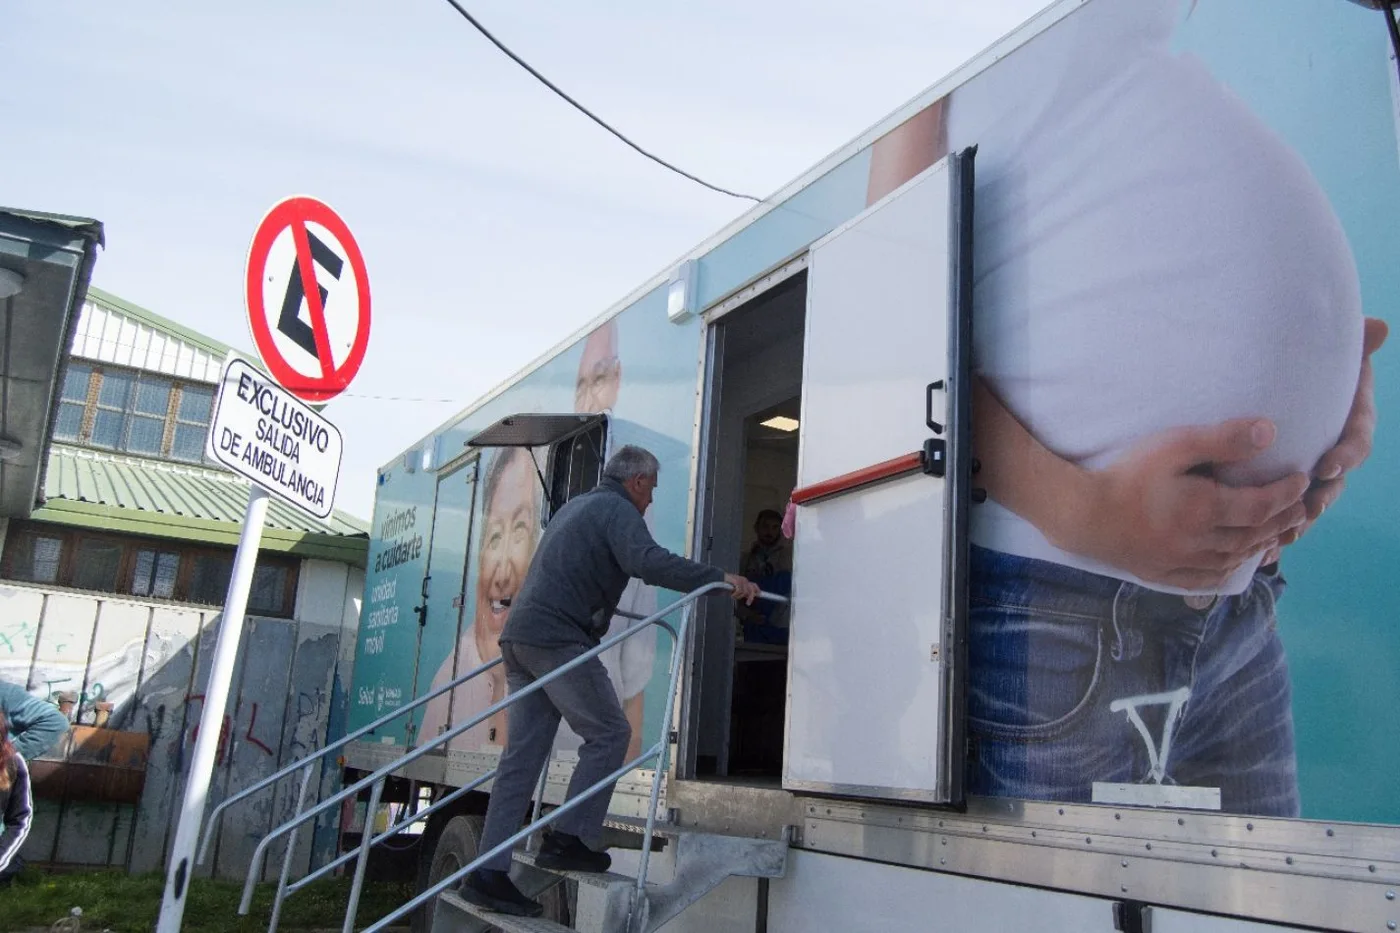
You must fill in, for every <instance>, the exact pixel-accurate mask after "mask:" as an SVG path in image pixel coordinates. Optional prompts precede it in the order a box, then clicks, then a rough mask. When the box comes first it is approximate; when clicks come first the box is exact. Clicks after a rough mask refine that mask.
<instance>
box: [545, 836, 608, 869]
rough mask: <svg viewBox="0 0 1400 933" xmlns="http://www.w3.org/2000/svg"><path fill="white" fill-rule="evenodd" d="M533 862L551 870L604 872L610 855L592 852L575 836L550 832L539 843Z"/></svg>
mask: <svg viewBox="0 0 1400 933" xmlns="http://www.w3.org/2000/svg"><path fill="white" fill-rule="evenodd" d="M535 864H536V865H538V866H539V867H540V868H548V869H550V870H552V871H586V872H604V871H607V870H608V869H609V868H611V867H612V857H611V856H609V855H608V854H607V853H606V852H594V851H593V850H592V849H590V848H588V846H586V845H584V844H583V840H582V839H580V838H579V837H577V836H571V835H569V834H568V833H555V832H551V833H549V834H548V835H547V836H545V837H544V842H542V843H540V852H539V854H538V855H536V856H535Z"/></svg>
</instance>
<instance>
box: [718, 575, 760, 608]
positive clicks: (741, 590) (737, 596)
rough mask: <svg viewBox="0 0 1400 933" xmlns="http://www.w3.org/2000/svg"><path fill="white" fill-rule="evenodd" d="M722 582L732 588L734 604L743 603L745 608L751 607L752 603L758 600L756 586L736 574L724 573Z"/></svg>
mask: <svg viewBox="0 0 1400 933" xmlns="http://www.w3.org/2000/svg"><path fill="white" fill-rule="evenodd" d="M724 582H725V583H728V584H729V585H730V586H732V587H734V601H735V602H743V604H744V605H745V606H752V605H753V601H754V600H755V599H758V594H759V589H758V584H757V583H754V582H753V581H751V580H749V579H748V578H747V577H741V576H739V575H738V574H737V573H726V574H725V575H724Z"/></svg>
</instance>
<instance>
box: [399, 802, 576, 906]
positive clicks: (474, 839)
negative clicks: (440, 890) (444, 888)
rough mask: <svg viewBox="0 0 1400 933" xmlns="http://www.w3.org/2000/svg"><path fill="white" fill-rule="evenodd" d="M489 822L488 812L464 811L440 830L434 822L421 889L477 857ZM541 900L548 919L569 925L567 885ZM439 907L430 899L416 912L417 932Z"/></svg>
mask: <svg viewBox="0 0 1400 933" xmlns="http://www.w3.org/2000/svg"><path fill="white" fill-rule="evenodd" d="M485 824H486V818H485V817H484V816H481V815H479V814H475V813H462V814H458V815H456V816H454V817H452V818H451V819H449V820H448V821H447V822H446V823H444V824H441V826H442V828H441V831H439V832H436V833H435V832H433V830H434V829H435V828H436V827H432V826H430V827H429V830H428V832H427V833H425V834H424V836H425V838H424V842H425V843H426V844H427V845H426V846H425V847H424V849H423V851H422V852H421V853H420V855H419V859H418V890H419V891H426V890H427V889H428V888H430V887H432V886H433V885H435V884H437V883H438V882H439V881H441V880H442V879H444V878H446V877H447V876H448V875H451V874H453V873H454V872H456V871H457V870H459V869H460V868H462V866H464V865H467V864H469V863H470V862H471V861H472V860H473V859H475V858H476V857H477V855H478V854H480V851H481V833H482V830H483V829H484V828H485ZM538 900H539V902H540V903H541V904H543V905H544V916H545V919H547V920H553V921H554V922H556V923H562V924H565V925H567V924H568V923H569V910H568V898H567V897H566V896H565V892H564V886H563V885H556V886H555V887H553V888H550V889H549V890H548V891H546V892H545V893H544V894H542V895H540V896H539V898H538ZM436 907H437V905H436V904H435V903H429V904H427V905H425V906H424V907H423V908H422V909H420V910H418V911H416V912H415V913H414V915H413V933H430V931H431V930H432V928H433V910H434V909H435V908H436ZM492 929H495V927H492Z"/></svg>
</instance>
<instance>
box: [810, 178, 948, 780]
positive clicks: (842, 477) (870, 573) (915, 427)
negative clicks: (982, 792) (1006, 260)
mask: <svg viewBox="0 0 1400 933" xmlns="http://www.w3.org/2000/svg"><path fill="white" fill-rule="evenodd" d="M973 155H974V153H973V151H972V150H968V151H965V152H963V153H960V154H956V155H951V156H949V157H947V158H945V159H943V160H941V161H940V162H938V163H937V164H935V165H934V166H932V167H931V168H929V169H928V170H926V171H925V172H923V173H922V174H920V175H919V176H917V177H916V178H914V179H913V180H911V181H910V182H908V183H907V184H905V185H904V186H903V187H901V188H900V189H899V190H898V191H896V192H894V193H893V194H891V195H890V196H888V197H887V198H885V199H884V200H882V201H880V202H878V203H876V204H875V205H873V206H872V207H870V208H869V209H868V210H867V211H865V212H864V213H863V214H861V215H860V216H858V217H856V218H855V219H854V220H852V221H851V222H849V223H847V224H846V225H844V226H842V227H840V228H839V229H837V230H835V231H833V232H832V233H831V234H829V235H828V236H826V237H825V238H823V239H822V240H820V241H819V242H818V243H816V244H815V245H814V246H813V247H812V249H811V252H810V260H809V267H808V268H809V272H808V275H809V280H808V292H807V312H806V325H805V327H806V332H805V350H804V361H805V362H804V367H805V369H804V374H803V382H802V385H803V390H802V435H801V450H800V453H799V462H798V481H797V482H798V488H797V490H796V491H795V492H794V493H793V501H794V502H796V503H797V504H798V512H797V522H796V537H795V542H794V562H793V600H794V602H793V606H792V621H791V632H790V647H789V677H788V685H789V686H788V707H787V716H788V725H787V740H786V749H785V752H784V761H783V786H784V787H786V788H789V789H792V790H807V791H819V792H824V793H832V794H843V795H851V796H859V797H873V798H893V799H900V800H918V801H925V802H934V803H950V804H958V803H961V801H962V796H963V769H964V757H965V755H964V743H965V739H964V729H963V718H964V702H963V684H962V675H963V669H964V667H965V663H964V657H965V655H966V650H965V643H964V636H963V632H964V630H965V616H966V612H967V552H968V545H967V525H968V504H969V499H970V497H971V493H972V490H971V482H970V480H971V474H972V469H973V464H972V455H971V440H970V438H971V431H970V427H971V425H970V412H971V385H970V382H969V380H970V377H971V295H972V278H971V271H972V270H971V263H972V250H971V245H972V225H971V221H972V189H973Z"/></svg>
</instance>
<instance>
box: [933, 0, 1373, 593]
mask: <svg viewBox="0 0 1400 933" xmlns="http://www.w3.org/2000/svg"><path fill="white" fill-rule="evenodd" d="M1183 14H1184V7H1183V6H1182V5H1181V4H1180V3H1178V2H1177V0H1096V2H1094V3H1090V4H1088V5H1087V6H1084V7H1082V8H1080V9H1079V10H1077V11H1075V12H1074V13H1072V14H1070V15H1069V16H1068V18H1067V19H1065V20H1064V21H1062V22H1060V23H1059V24H1057V25H1055V26H1053V27H1051V28H1050V29H1049V30H1048V31H1047V32H1045V33H1043V34H1042V35H1040V36H1038V37H1037V38H1035V39H1033V40H1032V41H1031V42H1029V43H1028V44H1027V45H1025V46H1023V47H1021V48H1020V49H1018V50H1016V51H1015V52H1013V53H1012V54H1011V55H1009V56H1008V57H1007V58H1006V60H1004V61H1002V62H1000V63H998V65H997V66H996V67H995V68H993V69H991V70H990V71H988V72H984V73H983V74H981V75H979V76H977V77H975V78H974V79H972V80H971V81H970V82H969V83H968V84H966V85H964V86H963V87H961V88H959V89H958V90H956V91H955V92H954V93H953V95H952V98H951V102H950V107H949V144H950V148H951V149H953V150H958V149H961V148H963V147H965V146H970V145H977V146H978V152H977V157H976V177H977V190H976V196H975V197H976V200H975V207H974V209H975V216H976V221H975V234H974V243H975V270H976V272H975V274H976V279H975V286H974V309H975V310H974V326H973V339H974V368H975V369H976V370H977V371H978V372H979V373H980V374H981V376H982V377H983V378H984V379H986V380H987V381H988V383H989V384H990V385H991V387H992V389H993V391H994V392H995V393H996V394H997V396H998V397H999V398H1001V399H1002V401H1003V402H1004V403H1005V404H1006V405H1007V407H1008V408H1009V409H1010V410H1011V411H1012V412H1013V413H1014V414H1015V415H1016V416H1017V418H1018V419H1019V420H1020V421H1021V422H1022V423H1023V424H1024V425H1025V426H1026V427H1027V428H1028V429H1029V430H1030V431H1031V433H1032V434H1034V435H1035V436H1036V437H1037V438H1038V439H1039V440H1040V441H1041V442H1042V443H1044V444H1045V445H1046V446H1047V447H1049V448H1050V449H1051V450H1052V451H1054V452H1055V453H1057V454H1058V455H1059V456H1061V457H1065V458H1067V459H1069V460H1071V461H1073V462H1075V463H1078V464H1080V465H1082V466H1084V467H1086V468H1089V469H1099V468H1102V467H1105V466H1107V465H1109V464H1112V463H1113V462H1114V461H1116V460H1117V459H1118V458H1120V457H1122V456H1123V454H1124V453H1125V452H1127V451H1128V450H1129V449H1130V448H1131V447H1132V446H1133V445H1134V444H1135V443H1137V442H1138V441H1140V440H1142V439H1143V438H1146V437H1148V436H1149V435H1153V434H1156V433H1157V432H1159V431H1162V430H1164V429H1167V428H1172V427H1179V426H1187V425H1212V424H1216V423H1218V422H1221V421H1224V420H1227V419H1230V418H1237V417H1266V418H1270V419H1272V420H1273V421H1274V423H1275V424H1276V426H1277V429H1278V433H1277V439H1276V441H1275V443H1274V445H1273V446H1272V447H1271V448H1270V449H1269V450H1268V451H1266V452H1264V453H1263V454H1262V455H1260V456H1259V457H1258V458H1256V459H1255V460H1253V461H1250V462H1248V463H1246V464H1243V465H1241V466H1239V467H1237V468H1233V469H1228V470H1222V471H1221V473H1220V475H1221V477H1222V478H1223V479H1224V480H1225V481H1226V482H1230V483H1235V484H1255V483H1262V482H1267V481H1270V480H1273V479H1276V478H1279V477H1281V476H1283V475H1286V474H1287V473H1290V472H1292V471H1298V470H1302V471H1311V470H1312V468H1313V467H1314V465H1315V464H1316V462H1317V460H1318V459H1319V458H1320V457H1321V456H1322V454H1323V453H1325V452H1326V451H1327V450H1328V449H1330V448H1331V447H1332V446H1333V445H1334V444H1335V443H1336V441H1337V438H1338V436H1339V434H1340V432H1341V428H1342V425H1343V423H1344V421H1345V419H1346V415H1347V412H1348V410H1349V408H1350V405H1351V401H1352V398H1353V396H1354V394H1355V391H1356V385H1357V376H1358V373H1359V367H1360V357H1361V330H1362V315H1361V299H1360V290H1359V283H1358V280H1357V272H1356V266H1355V262H1354V260H1353V258H1352V255H1351V250H1350V248H1349V246H1348V243H1347V240H1346V236H1345V234H1344V232H1343V230H1342V228H1341V224H1340V222H1339V221H1338V219H1337V217H1336V215H1335V214H1334V212H1333V210H1332V208H1331V206H1330V204H1329V203H1328V200H1327V196H1326V194H1325V193H1324V192H1323V190H1322V188H1321V187H1320V185H1319V184H1318V182H1317V181H1316V180H1315V179H1314V177H1313V176H1312V173H1311V172H1310V171H1309V169H1308V167H1307V166H1306V165H1305V164H1304V163H1303V161H1302V159H1301V158H1300V157H1299V156H1298V155H1297V154H1296V153H1295V152H1294V151H1293V150H1292V149H1291V148H1289V146H1288V145H1286V144H1285V143H1284V142H1283V141H1282V140H1281V139H1280V138H1279V137H1278V136H1277V135H1276V134H1275V133H1274V132H1273V131H1272V130H1271V129H1270V128H1269V127H1268V126H1266V125H1265V124H1264V122H1263V121H1262V120H1261V119H1259V118H1258V117H1257V116H1256V115H1255V114H1254V113H1253V112H1252V111H1250V110H1249V108H1248V107H1247V106H1246V105H1245V104H1244V103H1243V102H1242V101H1241V100H1239V99H1238V98H1237V97H1235V96H1234V95H1233V94H1232V93H1231V92H1230V91H1229V90H1228V89H1226V88H1225V87H1224V86H1223V85H1221V84H1220V83H1219V82H1218V81H1217V80H1216V79H1215V78H1214V77H1212V75H1211V74H1210V73H1209V72H1208V71H1207V69H1206V68H1205V66H1204V65H1203V64H1202V63H1201V62H1200V61H1198V60H1197V59H1195V58H1194V57H1192V56H1189V55H1185V54H1179V53H1177V52H1175V51H1173V50H1172V48H1171V40H1172V33H1173V31H1174V28H1175V25H1176V22H1177V19H1178V16H1179V15H1183ZM1248 39H1249V37H1248V36H1241V37H1240V40H1241V41H1248ZM973 516H974V518H973V529H972V540H973V541H974V542H975V543H977V544H979V545H982V546H984V547H988V548H993V549H996V550H999V551H1004V552H1008V553H1012V554H1018V555H1022V556H1026V557H1032V558H1039V559H1044V560H1049V561H1054V562H1057V563H1060V564H1065V565H1068V566H1072V567H1077V568H1080V569H1083V570H1087V571H1091V572H1094V573H1099V574H1105V575H1108V576H1112V577H1116V578H1118V579H1122V580H1128V581H1132V582H1141V581H1138V580H1135V579H1134V578H1133V577H1132V575H1130V574H1128V573H1126V572H1124V571H1121V570H1118V569H1116V568H1114V567H1111V566H1108V565H1106V564H1103V563H1100V562H1098V561H1095V560H1090V559H1088V558H1084V557H1081V556H1079V555H1075V554H1070V553H1067V552H1064V551H1062V550H1060V549H1058V548H1056V547H1054V546H1052V545H1051V544H1050V543H1049V542H1048V541H1047V540H1046V539H1045V537H1044V535H1042V534H1041V533H1040V532H1039V531H1038V530H1037V529H1036V528H1035V527H1034V526H1032V525H1031V524H1030V523H1029V522H1027V521H1025V520H1024V519H1022V518H1020V517H1019V516H1017V515H1015V514H1014V513H1012V512H1010V511H1009V510H1007V509H1006V508H1004V507H1002V506H1000V505H998V504H997V503H995V502H993V501H991V500H988V501H987V502H986V503H985V504H984V505H981V506H978V507H977V508H975V509H974V510H973ZM1257 566H1258V559H1257V558H1256V559H1254V560H1252V561H1250V562H1249V563H1247V564H1246V565H1245V566H1244V567H1242V568H1240V570H1239V571H1238V572H1237V573H1236V574H1235V575H1234V576H1232V577H1231V579H1230V580H1229V581H1228V583H1227V585H1226V586H1225V587H1223V588H1222V590H1221V592H1224V593H1230V594H1233V593H1238V592H1240V591H1242V590H1243V589H1244V588H1245V586H1247V585H1248V582H1249V579H1250V577H1251V576H1252V575H1253V573H1254V571H1255V569H1256V568H1257ZM1152 587H1153V588H1154V589H1159V590H1169V591H1171V592H1185V591H1183V590H1179V589H1172V588H1170V587H1164V586H1159V585H1155V584H1152Z"/></svg>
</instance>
